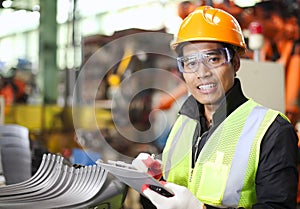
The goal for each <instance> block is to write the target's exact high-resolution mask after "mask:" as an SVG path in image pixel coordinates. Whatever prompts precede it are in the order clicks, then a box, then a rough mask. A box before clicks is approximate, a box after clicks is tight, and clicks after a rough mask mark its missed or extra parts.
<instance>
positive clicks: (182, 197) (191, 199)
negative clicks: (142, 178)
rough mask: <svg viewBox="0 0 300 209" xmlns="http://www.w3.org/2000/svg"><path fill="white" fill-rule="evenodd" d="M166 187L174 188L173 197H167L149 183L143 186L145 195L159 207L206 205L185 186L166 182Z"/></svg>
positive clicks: (197, 208)
mask: <svg viewBox="0 0 300 209" xmlns="http://www.w3.org/2000/svg"><path fill="white" fill-rule="evenodd" d="M165 187H167V188H168V189H170V190H172V191H173V193H174V196H173V197H165V196H162V195H160V194H159V193H157V192H155V191H153V190H151V189H150V188H149V185H144V186H143V193H144V195H145V196H146V197H147V198H148V199H149V200H150V201H151V202H152V203H153V204H154V205H155V206H156V208H157V209H184V208H186V209H204V208H205V206H204V205H203V204H202V203H201V202H200V201H199V200H198V199H197V198H196V197H195V196H194V195H193V194H192V193H191V192H190V191H189V190H188V189H187V188H186V187H184V186H180V185H177V184H173V183H165Z"/></svg>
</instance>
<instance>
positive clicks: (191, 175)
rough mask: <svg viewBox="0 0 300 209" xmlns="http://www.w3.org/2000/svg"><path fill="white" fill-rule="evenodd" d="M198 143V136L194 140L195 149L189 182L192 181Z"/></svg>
mask: <svg viewBox="0 0 300 209" xmlns="http://www.w3.org/2000/svg"><path fill="white" fill-rule="evenodd" d="M200 141H201V136H198V138H197V140H196V143H195V144H194V147H195V153H194V161H193V167H192V170H191V173H190V179H189V181H190V182H191V181H192V177H193V172H194V168H195V166H196V161H197V153H198V149H199V143H200Z"/></svg>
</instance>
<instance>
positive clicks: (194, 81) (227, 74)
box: [183, 42, 239, 106]
mask: <svg viewBox="0 0 300 209" xmlns="http://www.w3.org/2000/svg"><path fill="white" fill-rule="evenodd" d="M221 48H223V46H222V45H221V44H219V43H214V42H197V43H193V44H188V45H185V46H184V47H183V56H184V57H186V56H189V55H192V54H195V53H198V52H200V53H201V52H204V51H207V50H215V49H221ZM233 59H234V60H235V61H236V59H237V58H236V57H234V58H233ZM237 62H238V61H237ZM238 68H239V62H238V65H236V66H235V67H233V64H232V63H231V62H228V63H224V64H223V65H220V66H218V67H215V68H209V67H207V66H205V65H203V63H200V64H199V66H198V68H197V70H196V71H195V72H193V73H183V77H184V79H185V81H186V83H187V86H188V88H189V90H190V93H191V94H192V95H193V96H194V97H195V99H196V100H197V101H199V102H200V103H202V104H204V105H217V106H218V104H219V102H220V101H221V99H222V98H223V97H224V95H225V93H226V92H227V91H228V90H229V89H230V88H231V87H232V86H233V84H234V77H235V73H236V72H237V70H238Z"/></svg>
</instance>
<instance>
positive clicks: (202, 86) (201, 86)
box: [198, 83, 216, 90]
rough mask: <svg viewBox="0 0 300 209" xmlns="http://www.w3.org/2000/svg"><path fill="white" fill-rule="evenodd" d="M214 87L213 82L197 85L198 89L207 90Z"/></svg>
mask: <svg viewBox="0 0 300 209" xmlns="http://www.w3.org/2000/svg"><path fill="white" fill-rule="evenodd" d="M214 87H216V84H215V83H208V84H203V85H199V86H198V89H200V90H209V89H212V88H214Z"/></svg>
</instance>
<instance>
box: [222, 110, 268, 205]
mask: <svg viewBox="0 0 300 209" xmlns="http://www.w3.org/2000/svg"><path fill="white" fill-rule="evenodd" d="M267 110H268V109H267V108H265V107H260V106H256V107H254V109H253V110H252V111H251V113H250V115H249V116H248V118H247V121H246V123H245V126H244V128H243V131H242V134H241V136H240V139H239V140H238V143H237V146H236V150H235V153H234V156H233V159H232V163H231V167H230V171H229V176H228V179H227V183H226V188H225V192H224V196H223V200H222V204H223V205H231V206H238V203H239V200H240V196H241V192H242V188H243V184H244V179H245V175H246V171H247V167H248V159H249V155H250V151H251V147H252V143H253V139H254V138H255V135H256V133H257V131H258V129H259V127H260V125H261V123H262V121H263V119H264V117H265V115H266V112H267ZM248 139H249V140H248Z"/></svg>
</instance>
